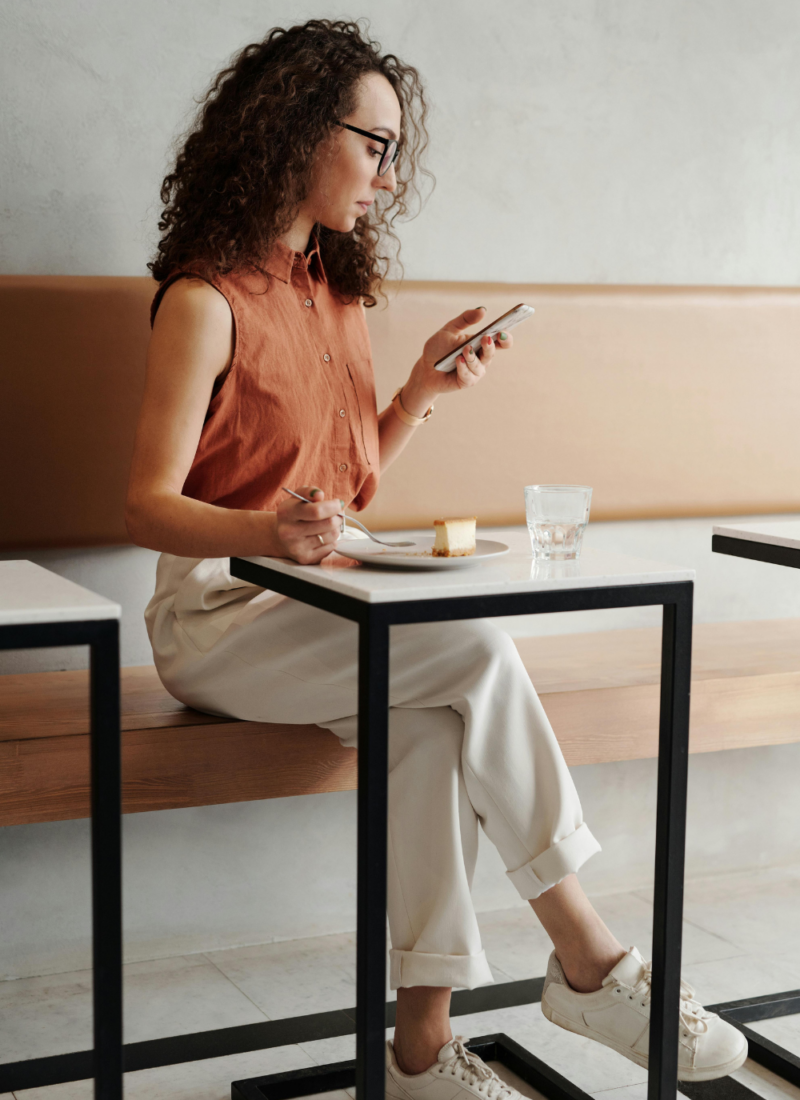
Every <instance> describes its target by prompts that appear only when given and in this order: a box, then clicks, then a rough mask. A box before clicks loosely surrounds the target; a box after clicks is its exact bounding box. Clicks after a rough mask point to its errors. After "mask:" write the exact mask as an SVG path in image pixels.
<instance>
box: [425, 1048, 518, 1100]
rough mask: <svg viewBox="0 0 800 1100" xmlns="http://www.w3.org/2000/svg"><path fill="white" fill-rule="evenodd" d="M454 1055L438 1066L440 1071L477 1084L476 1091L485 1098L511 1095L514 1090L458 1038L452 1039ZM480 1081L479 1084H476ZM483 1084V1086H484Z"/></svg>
mask: <svg viewBox="0 0 800 1100" xmlns="http://www.w3.org/2000/svg"><path fill="white" fill-rule="evenodd" d="M453 1048H454V1049H455V1052H456V1053H455V1055H454V1056H453V1057H452V1058H450V1059H449V1060H448V1061H447V1062H443V1063H442V1064H441V1065H440V1067H439V1072H440V1073H452V1074H453V1076H454V1077H458V1078H460V1079H461V1080H462V1081H465V1082H466V1083H467V1084H469V1085H477V1086H478V1092H479V1093H481V1095H482V1096H486V1097H487V1100H500V1097H502V1096H504V1095H505V1096H513V1095H514V1090H513V1089H512V1088H510V1087H509V1086H508V1085H507V1084H506V1083H505V1081H503V1080H501V1078H499V1077H498V1076H497V1074H496V1073H495V1072H494V1070H493V1069H491V1068H490V1067H489V1066H487V1065H486V1063H485V1062H484V1061H483V1060H482V1059H481V1058H478V1056H477V1055H475V1054H470V1052H469V1051H468V1050H467V1048H466V1047H465V1046H464V1044H463V1042H461V1040H460V1039H454V1040H453ZM478 1082H480V1084H478ZM484 1086H485V1087H484Z"/></svg>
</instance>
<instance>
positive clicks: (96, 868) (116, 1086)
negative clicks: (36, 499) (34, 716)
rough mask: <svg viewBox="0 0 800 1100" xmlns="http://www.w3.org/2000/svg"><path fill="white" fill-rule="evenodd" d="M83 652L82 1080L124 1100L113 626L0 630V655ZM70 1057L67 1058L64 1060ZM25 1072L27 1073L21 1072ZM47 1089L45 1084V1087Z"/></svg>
mask: <svg viewBox="0 0 800 1100" xmlns="http://www.w3.org/2000/svg"><path fill="white" fill-rule="evenodd" d="M74 645H87V646H89V650H90V673H89V683H90V687H89V696H90V712H91V733H90V742H91V749H90V754H91V807H92V825H91V849H92V966H93V1010H94V1019H93V1027H94V1048H93V1050H92V1051H90V1052H87V1054H88V1058H87V1057H85V1058H84V1063H83V1068H84V1069H88V1071H89V1072H88V1073H87V1072H84V1073H83V1076H84V1077H90V1076H93V1077H94V1082H95V1086H94V1094H95V1097H96V1100H122V1070H123V1067H122V1059H123V1054H122V1051H123V1047H122V814H121V783H120V756H121V747H120V686H119V621H118V620H117V619H91V620H83V621H73V622H41V623H23V624H4V625H0V650H6V649H42V648H50V647H52V646H74ZM67 1057H69V1056H67ZM41 1061H42V1060H40V1059H36V1060H31V1062H30V1063H26V1062H17V1063H11V1064H8V1065H5V1066H0V1078H2V1079H3V1085H4V1086H6V1087H5V1088H3V1091H13V1090H9V1089H7V1086H8V1083H9V1081H11V1082H14V1081H16V1082H17V1084H16V1085H15V1088H16V1089H20V1088H25V1087H33V1086H32V1085H30V1084H27V1083H26V1082H27V1080H28V1079H29V1078H32V1079H33V1080H35V1079H36V1077H37V1076H38V1074H37V1068H38V1066H39V1065H40V1064H41ZM26 1067H29V1068H32V1069H33V1073H32V1074H28V1073H26ZM47 1083H49V1082H47Z"/></svg>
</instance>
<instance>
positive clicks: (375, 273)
mask: <svg viewBox="0 0 800 1100" xmlns="http://www.w3.org/2000/svg"><path fill="white" fill-rule="evenodd" d="M360 22H361V21H360V20H356V21H355V22H345V21H343V20H336V21H332V20H329V19H310V20H308V22H306V23H304V24H302V25H298V26H294V27H290V28H289V29H288V30H285V29H283V28H281V27H274V28H273V29H272V30H271V31H270V32H269V34H268V35H267V36H266V38H265V39H264V40H263V41H262V42H255V43H251V44H250V45H249V46H245V47H244V48H243V49H242V50H240V51H239V53H237V54H236V55H235V56H234V58H233V60H232V62H231V64H230V65H229V66H228V67H227V68H225V69H223V70H222V72H220V73H219V75H218V76H217V77H216V78H215V79H214V81H213V83H212V85H211V87H210V88H209V90H208V91H207V92H206V94H205V95H204V96H203V97H202V98H201V99H200V100H199V107H200V109H199V111H198V113H197V115H196V117H195V119H194V121H193V123H192V125H191V126H190V128H189V131H188V133H187V134H185V135H184V136H183V137H182V138H180V139H179V142H178V144H179V145H181V144H182V147H181V148H180V151H179V152H178V153H177V156H176V159H175V165H174V168H173V170H172V171H171V172H170V173H169V175H167V176H166V177H165V178H164V181H163V183H162V185H161V201H162V203H163V204H164V210H163V212H162V215H161V218H160V220H159V223H158V228H159V230H160V231H161V238H160V240H159V244H158V250H157V253H156V256H155V259H154V260H153V261H152V262H151V263H148V265H147V266H148V268H149V269H150V271H151V272H152V274H153V278H154V279H156V280H157V281H158V282H162V281H163V280H164V279H166V278H167V277H168V276H169V275H170V274H171V273H172V272H173V271H175V270H177V269H185V268H187V267H190V268H192V269H193V270H196V271H197V270H199V271H202V272H204V273H206V274H218V275H224V274H227V273H229V272H231V271H234V270H236V271H251V272H253V271H256V272H260V273H261V274H262V275H264V276H265V278H266V279H267V282H268V284H269V280H270V276H269V275H268V273H267V272H266V271H265V270H264V268H263V267H262V264H263V262H264V260H265V259H266V257H267V256H268V255H269V253H270V251H271V249H272V246H273V244H274V242H275V241H276V239H277V238H278V237H280V236H281V235H282V234H283V233H285V232H286V231H287V230H288V229H289V227H290V226H291V224H292V222H293V219H294V212H295V210H296V207H297V204H298V203H299V202H301V201H302V200H303V199H304V198H305V197H306V196H307V194H308V191H309V189H310V186H311V170H312V167H313V165H314V162H315V158H316V156H317V152H318V147H319V145H320V143H321V142H323V141H324V140H325V139H326V138H327V137H328V136H329V135H330V134H332V133H333V131H334V129H335V128H336V120H337V119H341V118H346V117H347V116H348V115H350V114H351V113H352V112H353V111H354V110H355V108H356V105H357V98H358V82H359V80H360V79H361V78H362V77H363V76H364V75H365V74H367V73H372V72H377V73H381V74H382V75H383V76H385V77H386V79H387V80H388V81H389V83H390V84H391V85H392V87H393V88H394V91H395V93H396V95H397V98H398V100H399V101H400V108H401V112H402V121H401V125H400V134H399V140H398V148H399V150H400V156H399V158H398V160H397V163H396V166H395V172H396V179H397V187H396V190H395V191H394V192H393V193H390V192H388V191H386V190H385V189H384V190H382V191H380V192H379V194H378V196H377V197H376V200H375V202H374V203H373V205H372V206H371V207H370V212H369V214H368V215H367V216H365V217H362V218H359V219H358V221H357V222H356V225H355V227H354V229H353V230H352V232H350V233H342V232H336V231H334V230H331V229H328V228H327V227H326V226H322V225H319V224H317V226H316V229H315V231H316V233H317V236H318V238H319V241H320V251H321V253H322V255H323V259H324V264H325V273H326V275H327V277H328V282H329V284H330V286H331V287H332V288H333V289H335V290H336V291H337V292H338V293H339V294H340V296H342V297H343V298H344V299H345V300H347V301H352V300H354V299H355V298H361V299H362V300H363V301H364V305H366V306H374V305H376V299H375V297H374V295H373V291H378V292H379V291H380V287H381V284H382V282H383V280H384V279H385V277H386V274H387V272H388V270H389V265H390V260H389V258H388V257H387V256H385V255H382V254H381V253H380V251H379V246H380V245H381V243H382V240H383V239H385V238H386V237H390V238H392V239H393V240H394V241H395V242H396V245H397V254H396V257H395V260H396V261H397V262H398V263H399V252H400V242H399V240H398V238H397V236H396V235H395V234H394V233H393V232H392V226H393V225H394V222H395V221H396V219H397V218H398V217H401V216H404V217H405V220H410V217H416V215H417V214H418V213H419V210H420V209H421V208H422V205H423V202H422V198H421V193H420V190H419V188H418V186H417V174H418V172H421V173H422V174H423V175H425V176H427V177H428V178H429V179H430V180H431V181H432V182H433V186H435V180H434V177H433V175H432V174H431V173H430V172H429V171H427V169H425V168H421V167H420V158H421V156H422V154H423V152H424V151H425V149H426V147H427V145H428V134H427V131H426V129H425V122H426V119H427V115H428V106H427V103H426V101H425V95H424V92H423V87H422V81H421V79H420V75H419V73H418V72H417V70H416V69H414V68H412V66H410V65H405V64H403V62H401V61H400V60H399V59H398V58H397V57H396V56H395V55H394V54H386V55H385V56H382V55H381V52H380V50H381V47H380V43H378V42H374V41H371V40H370V39H369V38H368V37H367V36H366V32H362V29H361V27H360V26H359V23H360ZM412 197H416V198H417V199H418V200H419V208H418V209H417V210H416V212H415V213H411V214H410V216H409V211H410V205H409V201H408V200H409V199H410V198H412ZM390 214H391V217H390V216H389V215H390Z"/></svg>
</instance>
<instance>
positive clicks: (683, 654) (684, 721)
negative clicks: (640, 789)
mask: <svg viewBox="0 0 800 1100" xmlns="http://www.w3.org/2000/svg"><path fill="white" fill-rule="evenodd" d="M681 587H682V588H683V589H684V593H683V598H682V599H679V600H678V602H676V603H671V604H665V605H664V618H663V627H662V644H661V712H660V720H659V743H658V794H657V802H656V858H655V891H654V898H653V975H652V1002H651V1009H650V1069H649V1074H648V1084H647V1100H672V1098H674V1097H675V1095H676V1091H677V1074H678V1031H679V1019H678V1009H679V1004H680V977H681V927H682V922H683V867H684V849H685V841H686V786H687V778H688V761H689V699H690V692H691V661H692V594H693V585H692V584H691V583H687V584H686V585H685V587H684V586H681Z"/></svg>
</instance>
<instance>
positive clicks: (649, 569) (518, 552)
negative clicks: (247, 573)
mask: <svg viewBox="0 0 800 1100" xmlns="http://www.w3.org/2000/svg"><path fill="white" fill-rule="evenodd" d="M387 537H388V538H391V537H392V535H387ZM478 537H479V538H490V539H498V540H499V541H501V542H505V543H506V545H507V546H510V548H511V553H509V554H506V555H504V556H503V557H501V558H494V559H490V560H489V561H487V562H486V563H485V564H482V565H476V566H474V568H463V569H448V570H444V569H443V570H430V571H427V570H425V571H423V570H416V569H415V570H413V571H412V570H401V569H397V570H394V569H385V568H377V567H375V566H369V565H362V564H361V563H360V562H356V561H353V560H352V559H351V558H344V557H342V556H341V555H340V554H335V553H334V554H331V555H330V557H328V558H326V559H325V560H324V561H323V562H321V563H320V564H319V565H298V564H297V563H296V562H292V561H289V560H288V559H286V558H263V557H248V558H246V559H245V560H246V561H251V562H254V563H255V564H257V565H258V564H263V565H268V566H269V567H270V568H271V569H275V570H276V571H277V572H279V573H285V574H286V575H287V576H293V577H298V578H300V579H302V580H305V581H310V582H311V583H312V584H316V585H319V587H320V588H327V589H330V590H331V591H333V592H339V593H341V594H342V595H345V596H352V597H354V598H355V599H357V600H363V601H364V602H365V603H390V602H394V601H395V600H431V599H446V598H448V597H455V596H485V595H492V596H496V595H502V594H504V593H514V592H545V591H553V590H563V589H568V588H608V587H611V586H612V585H618V584H663V583H666V582H670V581H693V580H694V570H693V569H682V568H681V567H679V566H674V565H665V564H664V563H663V562H656V561H646V560H644V559H642V558H632V557H627V556H625V555H623V554H611V553H608V552H607V551H601V550H591V549H590V548H588V547H586V548H584V550H583V553H582V554H581V556H580V558H578V559H577V560H575V561H563V562H546V561H536V562H535V561H534V560H533V557H532V555H531V544H530V540H529V538H528V533H527V531H525V530H522V531H518V530H509V529H508V528H504V529H501V530H495V529H491V528H480V529H479V530H478ZM267 587H268V586H267Z"/></svg>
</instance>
